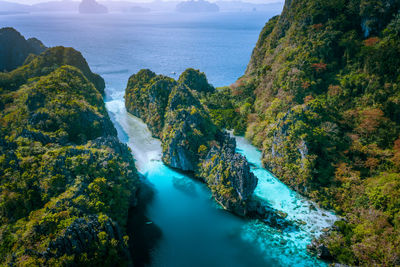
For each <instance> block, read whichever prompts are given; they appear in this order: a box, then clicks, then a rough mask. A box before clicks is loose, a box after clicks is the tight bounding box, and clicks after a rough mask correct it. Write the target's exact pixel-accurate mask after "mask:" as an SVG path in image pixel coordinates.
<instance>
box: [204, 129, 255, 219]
mask: <svg viewBox="0 0 400 267" xmlns="http://www.w3.org/2000/svg"><path fill="white" fill-rule="evenodd" d="M216 141H217V142H216V144H215V145H213V146H212V147H211V149H210V150H209V151H208V153H207V155H206V156H205V157H204V158H203V159H202V160H201V163H200V168H199V170H198V171H199V176H200V177H202V178H203V179H204V180H205V181H206V182H207V184H208V185H209V187H210V188H211V191H212V192H213V195H214V197H215V199H216V200H217V201H218V202H219V203H221V205H223V206H224V207H225V208H226V209H228V210H233V211H234V212H235V213H237V214H239V215H242V216H245V215H247V214H248V212H249V207H248V206H247V205H246V203H247V202H250V201H251V197H252V195H253V192H254V189H255V188H256V186H257V182H258V180H257V177H255V176H254V174H253V173H252V172H251V170H250V166H249V163H248V162H247V160H246V158H245V157H243V156H242V155H240V154H238V153H236V152H235V149H236V142H235V139H234V138H231V137H230V136H229V134H228V133H219V134H218V136H217V140H216Z"/></svg>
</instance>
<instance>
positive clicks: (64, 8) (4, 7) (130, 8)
mask: <svg viewBox="0 0 400 267" xmlns="http://www.w3.org/2000/svg"><path fill="white" fill-rule="evenodd" d="M84 2H85V5H84V6H86V7H87V8H88V9H89V10H91V11H93V10H94V11H96V12H94V13H105V12H106V11H107V10H108V12H112V13H119V12H122V13H126V12H134V13H143V12H150V11H157V12H161V11H167V12H173V11H183V12H188V10H191V12H199V11H218V10H219V11H222V12H224V11H228V12H238V11H243V12H250V11H257V12H274V13H277V14H278V13H280V12H281V10H282V8H283V2H276V3H270V4H255V3H248V2H242V1H217V2H215V3H210V2H207V1H182V2H180V1H168V2H167V1H159V0H156V1H153V2H147V3H135V2H128V1H98V2H96V1H94V0H93V1H90V0H89V1H87V0H85V1H84ZM87 2H90V3H89V4H87ZM92 2H94V3H95V4H93V3H92ZM80 4H81V1H72V0H62V1H49V2H43V3H38V4H33V5H24V4H18V3H13V2H8V1H2V0H0V15H7V14H17V13H32V12H71V13H77V12H78V11H79V5H80ZM88 6H90V7H88ZM94 6H96V8H94ZM100 6H102V7H103V8H102V7H100ZM104 7H105V8H106V9H104ZM88 9H85V10H86V11H87V10H88ZM185 10H186V11H185ZM82 13H93V12H82Z"/></svg>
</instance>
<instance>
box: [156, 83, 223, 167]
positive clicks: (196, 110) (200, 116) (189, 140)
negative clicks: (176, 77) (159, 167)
mask: <svg viewBox="0 0 400 267" xmlns="http://www.w3.org/2000/svg"><path fill="white" fill-rule="evenodd" d="M216 132H217V128H216V127H215V125H214V124H213V123H212V121H211V119H210V118H209V116H208V114H207V113H206V111H205V110H204V108H203V106H202V105H201V104H200V102H199V100H198V99H197V98H195V97H194V95H193V94H192V93H191V91H190V89H189V88H188V87H187V86H186V85H184V84H180V85H178V86H176V87H174V89H172V92H171V94H170V97H169V103H168V106H167V111H166V116H165V125H164V130H163V136H162V138H161V141H162V149H163V157H162V159H163V161H164V162H165V163H166V164H167V165H169V166H171V167H174V168H177V169H180V170H183V171H195V170H196V169H197V165H198V163H199V159H200V155H199V149H200V147H201V146H203V147H204V148H206V147H207V146H208V142H210V141H212V140H214V139H215V134H216Z"/></svg>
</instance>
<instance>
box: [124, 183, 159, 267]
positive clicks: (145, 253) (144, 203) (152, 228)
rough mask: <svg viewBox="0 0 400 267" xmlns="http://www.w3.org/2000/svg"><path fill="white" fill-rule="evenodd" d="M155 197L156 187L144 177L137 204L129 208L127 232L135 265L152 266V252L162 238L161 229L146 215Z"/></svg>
mask: <svg viewBox="0 0 400 267" xmlns="http://www.w3.org/2000/svg"><path fill="white" fill-rule="evenodd" d="M153 198H154V188H153V186H152V185H151V184H150V183H149V182H148V181H146V180H145V179H144V178H143V177H142V178H141V184H140V188H139V190H138V193H137V204H136V206H134V207H131V208H130V210H129V217H128V226H127V233H128V236H129V251H130V253H131V256H132V261H133V265H134V266H150V265H151V260H152V253H153V251H154V249H155V248H156V247H157V245H158V242H159V240H160V239H161V236H162V232H161V229H160V228H159V227H158V226H157V225H156V224H154V223H153V222H152V221H150V220H149V219H148V218H147V217H146V211H147V207H148V205H149V204H150V203H151V201H152V200H153Z"/></svg>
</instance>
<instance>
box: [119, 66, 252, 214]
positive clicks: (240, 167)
mask: <svg viewBox="0 0 400 267" xmlns="http://www.w3.org/2000/svg"><path fill="white" fill-rule="evenodd" d="M160 82H161V84H162V86H159V84H160ZM190 86H192V87H193V88H191V87H190ZM152 88H153V89H152ZM214 90H215V89H214V88H213V87H212V86H211V85H210V84H208V82H207V79H206V77H205V75H204V73H200V72H199V71H196V70H193V69H188V70H186V71H185V72H184V73H183V74H182V75H181V76H180V79H179V81H178V82H176V81H173V80H172V79H170V78H167V77H163V76H157V75H155V74H154V73H153V72H151V71H149V70H141V71H140V72H139V73H138V74H136V75H133V76H132V77H131V78H130V79H129V82H128V86H127V89H126V94H125V104H126V107H127V110H128V111H129V112H131V113H132V114H134V115H137V116H140V117H142V118H143V119H144V120H145V122H146V123H148V124H150V127H149V128H150V130H151V131H152V133H153V135H154V136H158V137H161V141H162V150H163V156H162V159H163V161H164V163H165V164H167V165H168V166H171V167H173V168H176V169H179V170H182V171H189V172H193V173H195V174H196V175H197V176H198V177H199V178H201V179H202V180H203V181H204V182H206V183H207V185H208V186H209V187H210V188H211V190H212V191H213V194H214V197H215V198H216V200H217V201H218V202H219V203H221V205H222V206H224V207H225V208H226V209H228V210H230V211H232V212H235V213H237V214H239V215H242V216H244V215H246V214H247V207H246V201H248V200H249V199H250V198H251V195H252V194H253V191H254V189H255V187H256V185H257V178H256V177H255V176H254V175H253V174H252V173H251V172H250V167H249V165H248V163H247V161H246V159H245V158H244V157H242V156H240V155H239V154H237V153H236V152H235V148H236V144H235V140H234V139H232V138H230V137H229V135H227V134H225V133H224V132H223V131H221V130H220V129H218V127H217V126H215V124H214V123H213V122H212V121H211V119H210V116H209V114H208V112H207V111H206V110H205V108H204V106H203V105H202V104H201V103H200V100H199V97H198V95H199V94H206V93H210V92H213V91H214ZM151 109H153V110H158V112H151ZM154 114H155V116H154ZM161 115H163V116H161ZM152 121H157V124H156V125H158V126H157V127H153V126H152V125H154V124H153V123H152ZM161 125H163V128H162V131H161V132H158V131H159V129H160V126H161Z"/></svg>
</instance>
